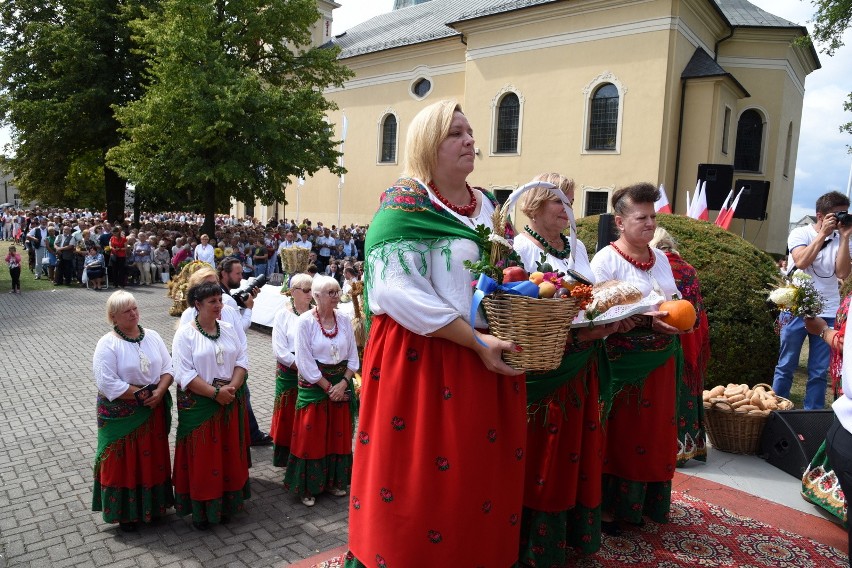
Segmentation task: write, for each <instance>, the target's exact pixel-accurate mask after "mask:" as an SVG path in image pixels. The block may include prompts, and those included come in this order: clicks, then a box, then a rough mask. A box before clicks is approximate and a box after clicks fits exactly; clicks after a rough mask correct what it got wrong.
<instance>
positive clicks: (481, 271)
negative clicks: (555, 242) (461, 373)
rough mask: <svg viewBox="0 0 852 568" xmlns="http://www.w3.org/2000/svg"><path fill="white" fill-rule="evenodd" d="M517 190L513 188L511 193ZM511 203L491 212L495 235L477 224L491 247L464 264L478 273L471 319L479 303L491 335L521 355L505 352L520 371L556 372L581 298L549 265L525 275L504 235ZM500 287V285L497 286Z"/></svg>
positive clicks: (508, 236)
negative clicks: (497, 229)
mask: <svg viewBox="0 0 852 568" xmlns="http://www.w3.org/2000/svg"><path fill="white" fill-rule="evenodd" d="M516 191H517V190H516ZM511 203H512V201H507V202H506V204H505V205H504V206H503V207H502V208H501V209H499V210H497V211H495V212H494V217H493V218H492V222H493V226H494V227H495V228H500V229H502V234H495V233H494V232H492V231H491V230H489V229H488V228H487V227H484V226H482V225H480V226H479V227H477V229H476V230H477V232H478V233H479V235H480V239H482V241H483V242H486V243H490V245H491V246H490V247H485V248H486V249H487V250H486V251H484V252H483V255H482V258H481V259H480V260H479V261H477V262H466V263H465V266H466V267H467V268H468V269H470V270H471V272H473V273H474V274H478V275H479V280H478V282H477V290H476V292H475V293H474V302H473V306H472V308H471V318H470V319H471V321H473V320H474V316H475V312H476V309H477V307H478V306H479V305H480V303H481V305H482V307H483V308H484V310H485V317H486V319H487V320H488V327H489V331H490V333H492V334H493V335H494V336H496V337H499V338H500V339H505V340H508V341H512V342H514V343H515V344H517V345H519V346H520V347H521V348H522V350H521V351H520V352H506V353H504V355H503V358H504V359H505V361H506V363H508V364H509V365H510V366H512V367H514V368H516V369H523V370H525V371H547V370H551V369H555V368H556V367H558V366H559V364H560V362H561V361H562V355H563V353H564V351H565V343H566V342H567V340H568V334H569V333H570V327H569V324H570V323H571V320H573V319H574V317H575V316H576V315H577V313H578V312H579V310H580V300H579V299H578V298H576V297H573V296H572V295H571V288H572V287H573V286H574V285H576V282H573V281H571V280H570V279H568V280H566V279H565V277H564V275H562V274H559V273H556V272H554V271H552V269H549V267H548V266H541V267H540V268H541V269H542V270H539V271H536V272H533V273H532V274H527V272H526V271H525V270H524V269H523V268H522V267H521V266H519V265H518V264H519V263H518V257H517V255H516V254H515V252H514V250H513V249H512V243H511V241H510V240H509V239H510V238H511V234H512V233H511V230H509V231H507V230H506V227H507V226H508V224H507V220H508V208H509V206H510V204H511ZM498 283H499V284H498Z"/></svg>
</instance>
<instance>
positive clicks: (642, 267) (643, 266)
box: [609, 243, 657, 272]
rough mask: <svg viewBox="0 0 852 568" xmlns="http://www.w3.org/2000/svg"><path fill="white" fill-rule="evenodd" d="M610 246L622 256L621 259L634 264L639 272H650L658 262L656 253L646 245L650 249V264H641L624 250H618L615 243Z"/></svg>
mask: <svg viewBox="0 0 852 568" xmlns="http://www.w3.org/2000/svg"><path fill="white" fill-rule="evenodd" d="M609 245H610V246H611V247H612V248H614V249H615V252H617V253H618V254H619V255H621V258H623V259H624V260H626V261H627V262H629V263H630V264H632V265H633V266H635V267H636V268H638V269H639V270H642V271H644V272H648V271H650V270H651V269H652V268H654V262H655V261H656V260H657V257H655V256H654V251H652V250H651V246H650V245H646V246H647V247H648V256H649V258H650V259H651V260H649V261H648V262H639V261H638V260H636V259H635V258H633V257H632V256H630V255H629V254H627V253H626V252H624V251H623V250H621V249H620V248H618V247H617V246H616V245H615V243H609Z"/></svg>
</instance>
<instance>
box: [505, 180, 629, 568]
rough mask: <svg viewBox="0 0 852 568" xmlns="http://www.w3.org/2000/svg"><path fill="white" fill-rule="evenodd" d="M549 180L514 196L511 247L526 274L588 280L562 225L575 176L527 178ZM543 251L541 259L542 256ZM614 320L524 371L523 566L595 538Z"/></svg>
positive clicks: (561, 561)
mask: <svg viewBox="0 0 852 568" xmlns="http://www.w3.org/2000/svg"><path fill="white" fill-rule="evenodd" d="M533 181H534V182H535V181H540V182H546V183H549V184H553V186H555V187H553V189H548V188H547V187H550V186H547V187H536V188H534V189H530V190H528V191H527V192H526V193H525V194H523V195H522V196H521V197H520V200H519V204H520V206H521V211H523V213H524V215H526V216H527V217H528V218H529V220H530V223H529V225H527V226H525V227H524V230H523V231H519V233H518V235H517V236H516V237H515V240H514V248H515V251H516V252H517V253H518V256H519V257H520V259H521V262H522V264H523V266H524V269H525V270H526V271H527V272H530V273H532V272H535V271H537V270H538V263H542V262H546V263H548V264H550V266H551V267H552V269H553V270H554V271H557V272H565V271H566V270H569V269H570V270H574V271H575V272H577V273H579V274H580V275H581V276H583V277H584V278H586V279H587V280H590V281H591V280H593V276H592V269H591V267H590V266H589V257H588V254H587V253H586V247H585V246H584V245H583V243H582V241H580V240H579V239H577V238H576V232H575V229H574V227H573V226H572V227H571V233H570V235H571V238H569V237H567V236H565V235H564V234H563V231H565V229H567V228H568V227H569V224H570V223H571V221H572V217H573V215H572V216H570V217H569V211H570V204H571V203H573V202H574V182H573V180H570V179H568V178H566V177H565V176H562V175H560V174H555V173H553V174H542V175H539V176H536V177H535V178H534V180H533ZM542 256H544V260H542ZM617 329H618V324H617V323H613V324H609V325H596V326H593V327H585V328H581V329H575V330H574V331H572V332H571V337H570V339H569V340H568V345H567V346H566V348H565V354H564V356H563V358H562V363H561V364H560V365H559V367H558V368H556V369H553V370H552V371H545V372H528V373H527V375H526V379H527V401H528V404H527V412H528V422H527V458H526V459H527V463H526V476H525V480H524V514H523V519H522V524H521V549H520V561H521V563H522V564H523V565H525V566H526V565H528V566H564V565H565V564H566V563H567V562H568V554H569V551H570V548H569V547H574V548H576V549H578V550H580V551H582V552H584V553H593V552H596V551H597V550H598V549H599V548H600V543H601V532H600V531H601V516H600V506H601V468H602V466H603V443H604V442H603V431H602V429H601V420H600V406H599V404H598V393H599V388H598V387H599V383H598V360H599V359H600V357H602V356H605V355H604V349H603V342H602V341H600V339H601V338H603V337H605V336H607V335H609V334H611V333H615V331H616V330H617Z"/></svg>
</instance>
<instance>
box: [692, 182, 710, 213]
mask: <svg viewBox="0 0 852 568" xmlns="http://www.w3.org/2000/svg"><path fill="white" fill-rule="evenodd" d="M688 215H689V216H690V217H692V218H693V219H702V220H704V221H709V220H710V211H709V210H708V209H707V182H704V183H701V181H699V182H698V184H697V185H696V187H695V199H693V200H692V206H691V207H690V211H689V213H688Z"/></svg>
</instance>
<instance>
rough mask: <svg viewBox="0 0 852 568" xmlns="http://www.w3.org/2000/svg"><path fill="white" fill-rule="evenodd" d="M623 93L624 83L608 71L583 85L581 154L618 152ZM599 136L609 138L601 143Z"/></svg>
mask: <svg viewBox="0 0 852 568" xmlns="http://www.w3.org/2000/svg"><path fill="white" fill-rule="evenodd" d="M613 89H614V90H613ZM626 95H627V87H626V86H625V85H624V84H623V83H622V82H621V81H620V80H619V78H618V77H617V76H615V75H614V74H613V73H611V72H609V71H605V72H604V73H601V74H600V75H598V76H597V77H595V78H594V79H592V80H591V81H590V82H589V83H588V84H587V85H586V87H585V88H584V89H583V96H584V100H585V112H584V113H583V139H582V142H581V144H582V146H581V150H580V153H581V154H602V155H607V154H620V153H621V139H622V134H623V133H624V107H625V96H626ZM602 140H609V142H608V143H601V141H602Z"/></svg>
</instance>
